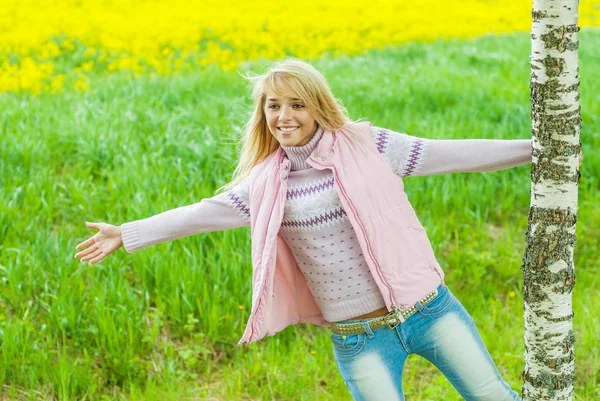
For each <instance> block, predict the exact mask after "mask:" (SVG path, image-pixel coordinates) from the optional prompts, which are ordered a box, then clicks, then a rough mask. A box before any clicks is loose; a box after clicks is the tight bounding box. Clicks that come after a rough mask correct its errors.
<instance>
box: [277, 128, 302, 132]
mask: <svg viewBox="0 0 600 401" xmlns="http://www.w3.org/2000/svg"><path fill="white" fill-rule="evenodd" d="M297 129H298V127H296V128H279V130H280V131H283V132H291V131H295V130H297Z"/></svg>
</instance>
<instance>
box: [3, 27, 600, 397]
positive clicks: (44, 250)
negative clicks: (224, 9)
mask: <svg viewBox="0 0 600 401" xmlns="http://www.w3.org/2000/svg"><path fill="white" fill-rule="evenodd" d="M579 38H580V77H581V88H580V90H581V107H582V116H583V128H582V132H581V138H582V142H583V154H584V162H583V166H582V167H581V172H582V178H581V182H580V196H579V220H578V228H577V245H576V248H575V265H576V274H577V282H576V286H575V291H574V310H575V317H574V323H575V329H576V330H575V331H576V344H575V350H576V351H575V352H576V391H575V399H576V400H595V399H600V373H599V369H598V366H600V350H599V348H598V347H597V339H598V338H600V323H599V321H598V319H597V318H596V317H595V314H596V311H597V310H598V309H600V297H599V295H600V291H599V288H600V280H599V274H598V273H599V272H600V269H599V266H600V255H599V254H598V248H599V245H600V243H599V242H600V240H599V236H598V233H599V230H598V227H599V226H600V210H599V209H598V204H599V203H600V192H599V191H598V189H599V187H600V182H599V179H600V157H599V156H598V153H597V151H596V150H597V149H599V148H600V134H598V132H599V131H600V121H599V120H598V116H599V115H600V68H599V66H600V53H598V51H597V49H598V48H599V47H600V31H598V30H594V29H591V28H589V29H582V31H581V32H580V35H579ZM529 54H530V37H529V34H528V33H526V32H521V33H514V34H510V35H503V36H484V37H480V38H477V39H476V40H436V41H432V42H430V43H414V42H409V43H405V44H402V45H398V46H396V47H385V48H383V49H374V50H371V51H369V52H367V53H365V54H364V55H353V56H339V57H335V58H332V57H323V58H319V59H316V60H314V65H315V66H316V67H317V68H318V69H319V70H320V71H322V72H323V73H324V75H325V76H326V77H327V78H328V80H329V82H330V84H331V86H332V88H333V91H334V93H335V95H336V96H337V97H338V98H340V99H342V101H343V102H344V104H345V105H346V106H347V108H348V110H349V111H350V114H351V117H353V118H360V117H362V118H365V119H366V120H368V121H371V122H372V123H373V124H374V125H377V126H381V127H387V128H390V129H393V130H396V131H399V132H406V133H409V134H411V135H415V136H421V137H426V138H431V139H442V138H443V139H452V138H456V139H458V138H498V139H513V138H514V139H517V138H521V139H522V138H528V137H530V136H531V122H530V105H529V73H530V70H529V68H530V67H529ZM248 65H249V66H250V68H251V69H253V70H256V71H260V70H261V69H260V68H258V66H257V65H254V64H248ZM90 79H92V81H91V84H90V90H89V91H86V92H81V91H78V90H77V88H68V87H67V88H65V89H64V91H63V92H61V93H56V94H51V93H44V92H41V93H40V94H39V95H38V96H37V97H35V96H33V95H31V94H30V93H27V92H19V93H5V94H1V95H0V135H1V137H0V139H1V142H2V146H1V147H0V180H1V182H0V183H1V185H0V197H1V202H0V211H1V213H0V344H1V347H0V384H3V392H4V393H3V395H2V396H0V399H15V400H17V399H19V400H20V399H35V400H50V399H59V400H141V399H144V400H160V401H164V400H180V399H187V400H204V399H207V400H322V401H325V400H336V401H338V400H350V399H351V397H350V395H349V394H348V392H347V389H346V387H345V385H344V383H343V381H342V379H341V377H340V376H339V373H338V372H337V369H336V366H335V361H334V359H333V350H332V348H331V344H330V342H329V337H328V336H329V332H328V331H327V329H325V328H318V327H316V326H308V325H296V326H293V327H290V328H288V329H286V330H284V331H283V332H281V333H279V334H277V335H276V336H274V337H269V338H267V339H265V340H263V341H260V342H258V343H255V344H252V345H251V346H249V347H238V346H236V344H237V341H238V340H239V338H240V337H241V335H242V332H243V328H244V324H245V322H246V319H247V318H248V314H249V309H250V300H251V288H250V285H251V272H252V266H251V263H250V249H251V248H250V240H249V238H250V236H249V228H240V229H236V230H230V231H221V232H214V233H209V234H200V235H196V236H192V237H187V238H183V239H180V240H177V241H174V242H169V243H164V244H160V245H156V246H154V247H151V248H148V249H145V250H142V251H139V252H137V253H135V254H131V255H130V254H127V253H126V252H125V251H124V250H123V249H121V250H119V251H118V252H117V253H115V254H114V255H111V256H110V257H109V258H107V259H105V260H104V261H103V262H101V263H100V264H98V265H94V266H90V265H88V264H82V263H80V262H79V260H77V259H74V258H73V255H74V254H75V253H76V250H75V246H76V245H77V244H78V243H80V242H81V241H83V240H84V239H86V238H88V237H89V236H91V235H93V233H94V232H95V231H91V230H88V229H87V228H86V227H85V221H95V222H101V221H104V222H107V223H111V224H115V225H118V224H122V223H124V222H127V221H132V220H136V219H140V218H144V217H148V216H151V215H154V214H158V213H160V212H162V211H165V210H168V209H172V208H175V207H179V206H182V205H187V204H190V203H195V202H199V201H200V200H201V199H202V198H207V197H211V196H212V195H213V193H214V191H215V190H216V189H217V188H218V187H220V186H221V185H223V184H224V183H226V182H227V181H228V180H229V178H230V177H231V173H232V171H233V168H234V162H235V157H236V154H235V152H236V145H235V140H236V138H237V135H239V133H240V129H241V126H242V124H243V123H244V122H245V116H246V113H247V111H248V110H249V107H250V103H249V98H248V90H247V88H246V83H245V82H244V81H243V80H242V78H240V77H239V75H238V74H237V73H236V72H235V71H223V70H220V69H218V68H208V69H207V70H205V71H203V72H202V73H195V72H189V73H185V72H182V73H180V74H177V75H170V76H156V75H149V74H142V75H137V76H136V75H133V74H131V73H128V72H127V71H117V72H115V73H113V74H110V75H102V74H99V75H98V76H92V77H91V78H90ZM529 173H530V166H529V165H525V166H520V167H518V168H514V169H510V170H504V171H498V172H490V173H484V174H480V173H463V174H452V175H438V176H430V177H409V178H406V179H405V180H404V182H405V186H406V192H407V194H408V196H409V199H410V200H411V202H412V204H413V205H414V207H415V210H416V212H417V215H418V216H419V218H420V220H421V222H422V223H423V225H424V226H425V228H426V229H427V232H428V234H429V237H430V239H431V242H432V244H433V246H434V250H435V253H436V255H437V257H438V260H439V261H440V264H441V265H442V267H443V268H444V270H445V272H446V275H447V276H446V277H447V279H446V282H447V284H448V285H449V286H450V288H451V289H452V291H453V292H454V294H456V296H457V297H458V298H459V299H460V300H461V302H462V303H463V304H464V305H465V307H466V308H467V309H468V310H469V311H470V312H471V314H472V315H473V317H474V319H475V322H476V323H477V325H478V328H479V330H480V332H481V334H482V337H483V339H484V342H485V343H486V345H487V347H488V349H489V351H490V353H491V355H492V357H493V359H494V361H495V362H496V364H497V366H498V368H499V370H500V372H501V373H502V375H503V377H504V378H505V379H506V380H507V381H508V382H509V383H511V385H512V386H513V388H515V389H517V390H518V391H519V392H520V386H521V379H520V373H521V371H522V368H523V363H524V362H523V361H524V357H523V352H524V347H523V318H522V314H523V313H522V297H521V288H522V286H521V276H520V274H521V273H520V266H521V259H522V257H523V252H524V245H525V236H524V235H525V234H524V233H525V229H526V226H527V213H528V209H529V196H530V195H529V191H530V176H529ZM404 374H405V379H404V389H405V393H406V399H407V400H409V401H414V400H448V401H453V400H459V399H460V397H459V396H458V393H456V391H455V390H454V389H453V388H452V387H451V386H450V384H449V383H448V382H447V381H446V379H445V378H444V377H443V376H442V375H441V374H440V373H438V372H437V371H436V370H435V368H434V367H433V366H432V365H431V364H429V363H428V362H426V361H424V360H421V359H419V358H417V357H414V358H413V357H411V358H409V360H408V363H407V366H406V369H405V372H404Z"/></svg>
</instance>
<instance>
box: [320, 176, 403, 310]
mask: <svg viewBox="0 0 600 401" xmlns="http://www.w3.org/2000/svg"><path fill="white" fill-rule="evenodd" d="M331 170H332V171H333V174H334V176H335V180H336V182H337V184H338V186H339V188H340V191H341V192H342V194H343V195H344V198H346V201H347V203H348V205H349V206H350V208H351V209H352V213H354V216H356V221H357V222H358V225H359V226H360V229H361V230H362V233H363V236H364V237H365V239H366V241H365V242H366V243H367V251H368V252H369V255H370V256H371V258H372V259H373V263H375V267H376V270H377V273H378V274H379V277H380V278H381V282H382V283H383V284H385V286H386V287H387V289H388V294H389V298H390V305H391V306H392V312H394V313H395V312H396V309H397V308H396V305H395V302H394V295H393V293H392V287H390V285H389V284H388V283H387V282H386V281H385V279H384V278H383V274H381V269H380V268H379V264H378V263H377V260H376V259H375V256H374V255H373V251H372V250H371V246H370V245H369V240H368V238H367V235H366V233H365V228H364V226H363V225H362V223H361V221H360V219H359V218H358V214H357V213H356V209H354V205H353V204H352V202H351V201H350V198H349V197H348V196H347V195H346V190H344V187H343V185H342V184H341V183H340V180H339V178H338V175H337V171H336V169H335V167H334V168H332V169H331Z"/></svg>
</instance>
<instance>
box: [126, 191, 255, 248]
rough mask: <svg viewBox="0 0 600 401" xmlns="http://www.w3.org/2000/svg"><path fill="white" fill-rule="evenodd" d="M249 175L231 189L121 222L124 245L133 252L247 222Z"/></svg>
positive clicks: (248, 218) (245, 224)
mask: <svg viewBox="0 0 600 401" xmlns="http://www.w3.org/2000/svg"><path fill="white" fill-rule="evenodd" d="M247 184H248V179H246V180H244V181H242V182H240V183H239V184H238V185H236V186H235V187H234V188H233V189H232V190H231V191H229V192H225V193H221V194H219V195H216V196H214V197H212V198H205V199H202V200H201V201H200V202H198V203H194V204H191V205H187V206H181V207H178V208H176V209H171V210H168V211H166V212H163V213H160V214H157V215H155V216H151V217H148V218H145V219H142V220H136V221H132V222H129V223H125V224H123V225H121V231H122V237H123V246H124V247H125V250H126V251H127V252H128V253H133V252H135V251H138V250H140V249H142V248H146V247H148V246H150V245H155V244H158V243H161V242H165V241H171V240H175V239H178V238H182V237H187V236H189V235H193V234H198V233H205V232H211V231H221V230H228V229H232V228H238V227H243V226H249V225H250V212H249V209H248V188H247Z"/></svg>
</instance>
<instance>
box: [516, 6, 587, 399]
mask: <svg viewBox="0 0 600 401" xmlns="http://www.w3.org/2000/svg"><path fill="white" fill-rule="evenodd" d="M578 6H579V4H578V0H534V3H533V11H532V20H533V25H532V34H531V38H532V53H531V105H532V110H531V117H532V135H533V159H532V168H531V185H532V186H531V207H530V210H529V224H528V228H527V232H526V241H527V246H526V251H525V257H524V258H523V266H522V273H523V301H524V305H523V306H524V313H525V368H524V371H523V381H524V383H523V400H524V401H534V400H535V401H540V400H572V397H573V384H574V377H575V354H574V344H575V334H574V332H573V308H572V291H573V287H574V285H575V269H574V265H573V250H574V247H575V224H576V221H577V190H578V184H579V176H580V174H579V167H578V164H579V148H580V145H581V144H580V140H579V133H580V130H581V110H580V106H579V75H578V72H579V68H578V52H577V51H578V47H579V41H578V38H577V32H578V31H579V27H578V26H577V18H578Z"/></svg>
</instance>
